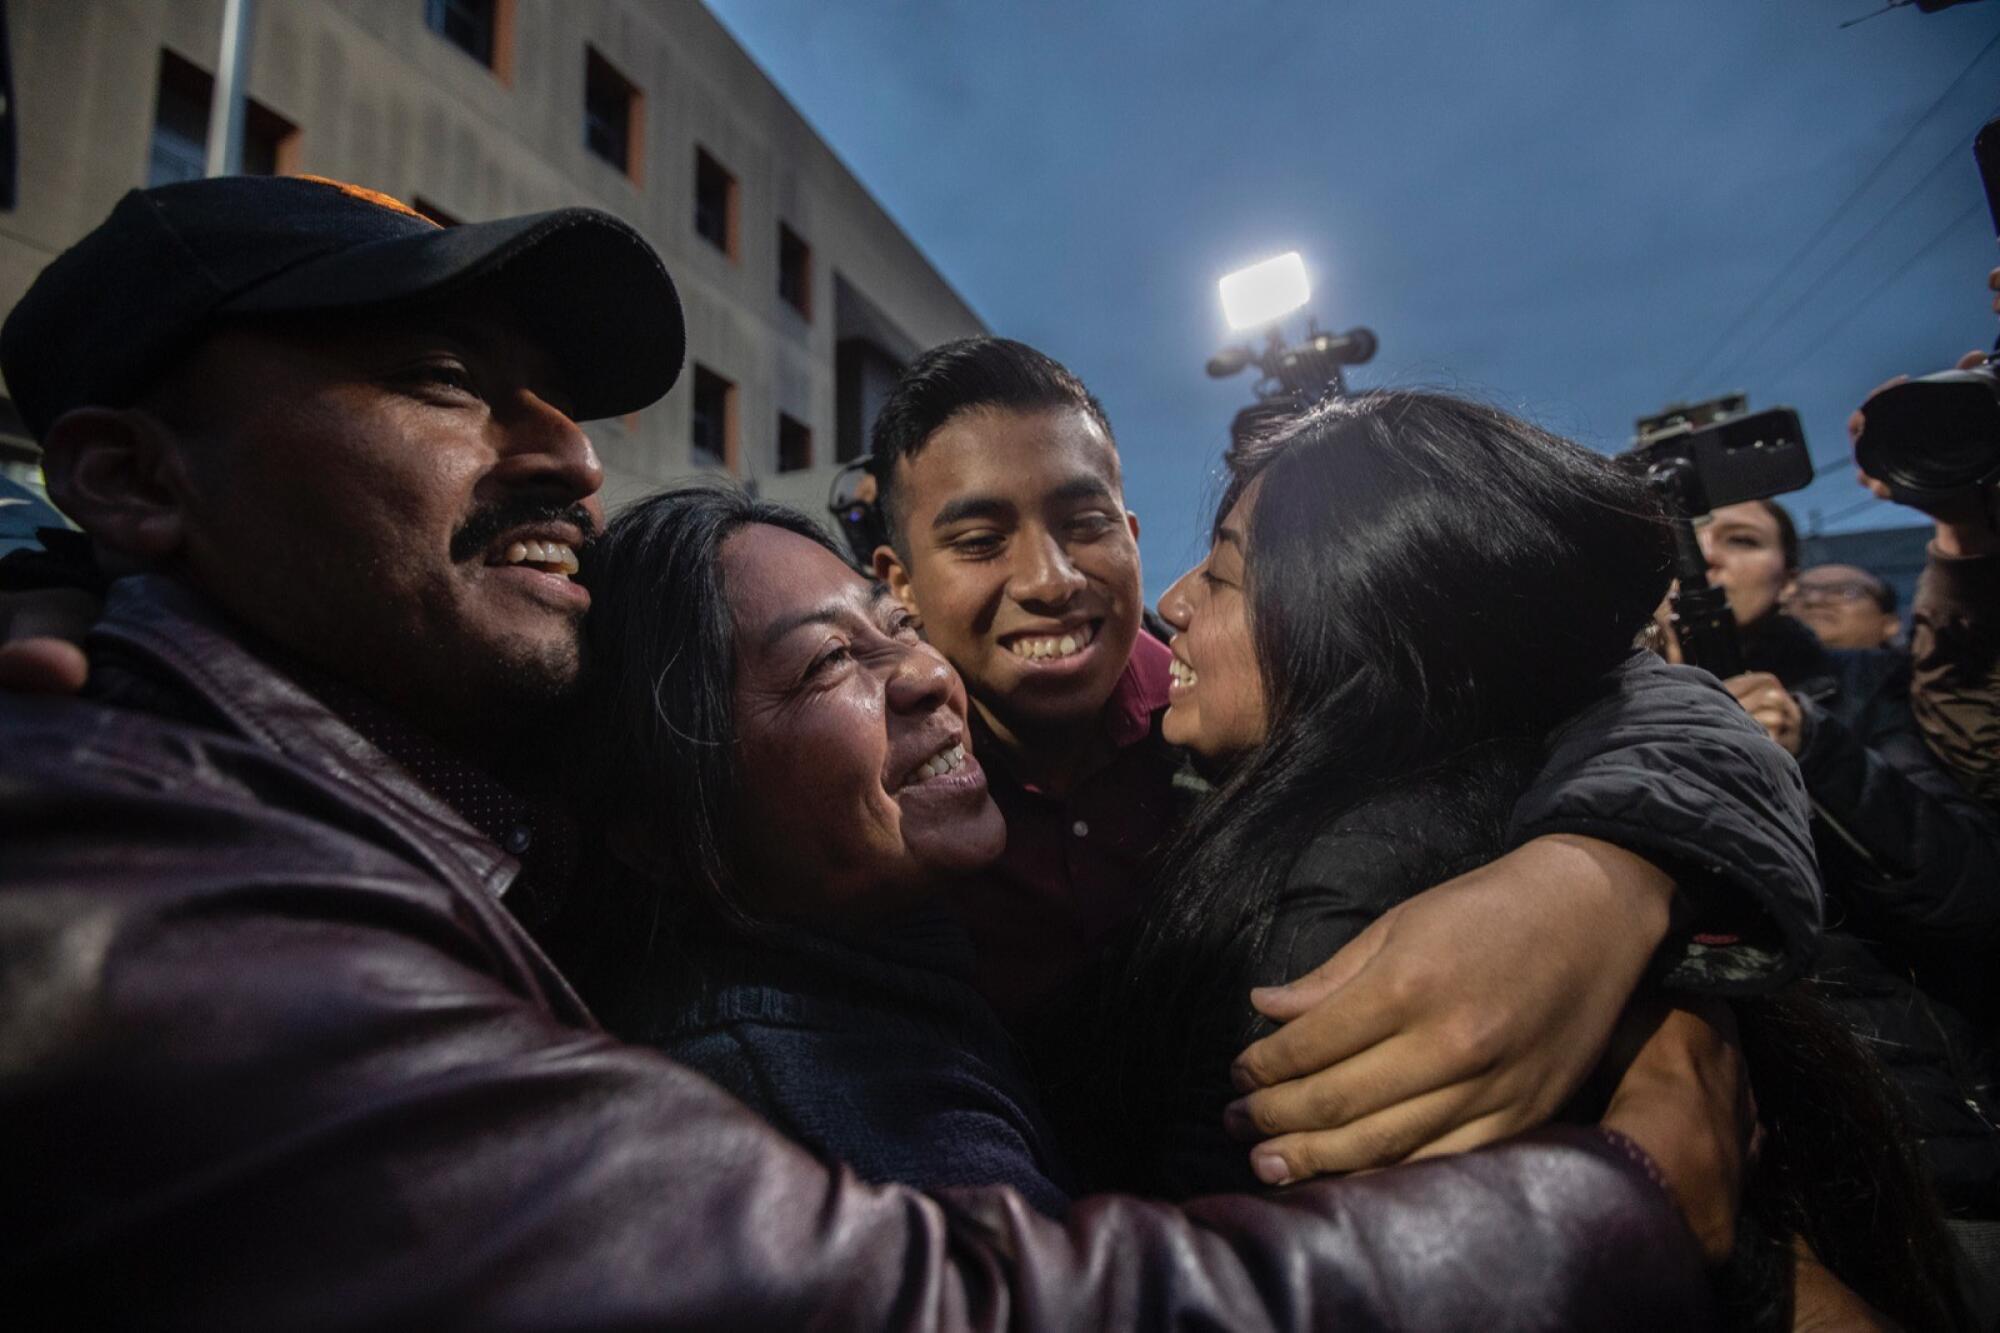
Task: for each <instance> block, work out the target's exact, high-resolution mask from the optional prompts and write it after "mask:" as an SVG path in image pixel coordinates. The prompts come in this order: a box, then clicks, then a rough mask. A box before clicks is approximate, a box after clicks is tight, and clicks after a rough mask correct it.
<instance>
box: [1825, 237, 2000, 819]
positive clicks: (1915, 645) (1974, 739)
mask: <svg viewBox="0 0 2000 1333" xmlns="http://www.w3.org/2000/svg"><path fill="white" fill-rule="evenodd" d="M1986 285H1987V287H1988V288H1989V289H1990V290H1991V291H1993V292H1995V293H1996V295H1995V296H1994V297H1993V311H1994V313H1995V314H2000V268H1996V269H1994V270H1993V271H1992V272H1990V273H1988V274H1987V275H1986ZM1986 361H1987V353H1985V352H1978V351H1974V352H1967V353H1966V354H1965V355H1964V356H1962V357H1960V358H1959V360H1958V369H1959V370H1973V369H1976V368H1978V367H1980V366H1982V365H1984V364H1985V363H1986ZM1906 379H1907V377H1905V376H1898V377H1897V378H1895V379H1893V380H1890V381H1889V382H1888V383H1887V384H1884V385H1882V386H1881V387H1880V388H1878V389H1876V390H1875V393H1873V394H1870V395H1869V401H1870V402H1873V401H1874V399H1875V396H1876V394H1880V393H1882V392H1883V391H1884V390H1886V389H1890V388H1893V387H1895V386H1897V385H1900V384H1903V383H1904V382H1905V381H1906ZM1867 410H1868V404H1867V403H1864V404H1863V405H1862V407H1861V409H1860V410H1859V411H1857V412H1855V413H1854V415H1853V416H1852V417H1850V418H1848V422H1847V430H1848V435H1849V437H1850V438H1851V439H1853V441H1854V442H1855V444H1856V446H1857V447H1858V446H1859V445H1860V442H1861V438H1862V434H1863V432H1864V429H1865V427H1866V424H1867V419H1866V413H1867ZM1994 448H1995V449H2000V441H1995V442H1994ZM1857 475H1858V476H1859V477H1860V479H1861V484H1862V485H1863V486H1866V487H1867V488H1868V489H1869V490H1870V491H1873V492H1874V493H1875V494H1876V495H1877V496H1879V497H1880V498H1882V499H1884V500H1894V499H1896V498H1897V497H1896V496H1895V495H1894V494H1893V493H1892V492H1891V489H1890V487H1889V485H1888V484H1887V483H1886V482H1884V481H1882V480H1880V479H1878V478H1876V477H1872V476H1870V475H1869V474H1868V473H1867V472H1866V471H1858V472H1857ZM1996 510H2000V498H1996V495H1995V488H1994V487H1992V486H1988V487H1986V488H1985V490H1984V492H1983V493H1981V494H1973V495H1970V496H1957V497H1953V498H1951V499H1949V500H1946V501H1944V502H1942V503H1937V504H1930V505H1926V506H1923V508H1922V512H1924V513H1926V514H1927V515H1928V516H1929V517H1930V518H1931V519H1932V520H1933V521H1934V522H1935V523H1936V524H1937V531H1936V533H1935V534H1934V535H1933V536H1932V538H1931V545H1930V559H1929V561H1928V562H1927V563H1926V564H1925V566H1924V572H1923V576H1922V578H1920V579H1919V580H1918V581H1917V595H1916V599H1915V601H1914V602H1913V603H1912V605H1911V618H1910V655H1911V659H1912V672H1911V683H1910V708H1911V711H1912V712H1913V713H1915V715H1916V720H1917V726H1918V727H1919V728H1920V729H1921V730H1922V732H1923V736H1924V739H1925V740H1926V741H1927V742H1929V744H1930V747H1931V750H1932V752H1933V753H1935V754H1936V755H1937V757H1938V758H1939V759H1940V760H1941V761H1943V763H1944V764H1945V766H1946V767H1947V768H1949V769H1951V771H1952V772H1953V773H1955V774H1956V775H1957V776H1958V778H1959V780H1960V781H1962V782H1963V783H1965V785H1966V786H1967V787H1968V788H1969V789H1971V791H1972V792H1973V793H1974V794H1976V795H1977V796H1978V797H1979V798H1980V799H1981V800H1983V801H1985V802H1986V804H1987V805H1988V806H1989V807H1992V808H1994V809H2000V520H1997V519H1996Z"/></svg>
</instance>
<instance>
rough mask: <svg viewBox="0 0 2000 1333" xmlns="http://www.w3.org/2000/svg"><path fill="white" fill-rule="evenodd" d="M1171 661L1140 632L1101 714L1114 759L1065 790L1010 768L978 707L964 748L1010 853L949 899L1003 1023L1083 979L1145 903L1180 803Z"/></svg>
mask: <svg viewBox="0 0 2000 1333" xmlns="http://www.w3.org/2000/svg"><path fill="white" fill-rule="evenodd" d="M1170 660H1171V659H1170V655H1169V653H1168V652H1167V648H1166V645H1165V644H1163V643H1161V642H1160V641H1159V640H1158V639H1156V638H1154V637H1153V636H1152V635H1151V634H1148V633H1145V632H1144V631H1141V632H1140V634H1139V638H1138V641H1137V642H1136V643H1135V644H1133V646H1132V657H1131V660H1130V661H1128V662H1127V663H1126V664H1125V671H1124V673H1123V674H1122V675H1120V676H1119V678H1118V684H1117V686H1116V688H1114V689H1113V690H1112V692H1111V698H1110V699H1109V700H1107V701H1106V703H1105V705H1104V712H1103V714H1102V715H1101V718H1100V723H1099V724H1100V725H1101V726H1102V727H1103V728H1104V735H1105V738H1106V739H1107V740H1109V741H1110V742H1111V745H1112V755H1111V759H1110V761H1109V762H1107V763H1106V764H1105V765H1104V766H1103V767H1101V768H1099V769H1097V770H1096V771H1095V772H1093V773H1091V774H1090V775H1089V776H1087V777H1085V778H1083V779H1082V780H1081V781H1079V782H1078V783H1076V784H1075V786H1074V787H1073V788H1072V789H1071V790H1070V791H1069V792H1068V793H1067V794H1066V795H1062V796H1057V795H1054V794H1052V793H1049V792H1045V791H1042V790H1040V789H1039V788H1037V787H1035V786H1033V785H1032V784H1029V783H1026V782H1023V781H1021V780H1020V778H1019V777H1018V776H1016V775H1015V774H1013V773H1011V772H1009V771H1008V770H1007V768H1006V759H1005V757H1004V756H1002V755H1001V754H1000V753H999V746H998V745H997V744H995V743H994V742H993V739H992V737H991V735H990V733H988V732H987V731H986V730H985V729H984V728H983V727H979V726H978V722H977V718H976V716H975V719H974V726H975V727H976V728H978V729H977V732H976V734H975V736H974V740H973V745H974V749H975V751H976V752H977V754H978V756H979V760H980V763H981V764H983V765H984V766H985V768H986V775H987V782H988V784H989V785H990V786H991V788H992V791H993V799H994V801H995V802H997V803H998V804H999V806H1000V812H1001V813H1002V814H1003V815H1005V816H1006V817H1007V850H1006V853H1005V854H1004V855H1003V856H1002V857H1001V858H1000V861H999V863H998V864H997V865H996V866H994V867H993V869H991V870H989V871H987V872H985V873H983V874H982V875H980V876H978V877H977V878H975V879H973V880H971V881H969V882H967V883H965V884H963V885H962V886H960V887H959V889H958V890H957V892H956V897H957V903H958V910H959V915H960V916H961V917H962V918H963V919H964V921H965V923H966V926H967V928H968V929H969V930H970V931H971V933H972V940H973V945H974V947H975V949H976V950H977V958H978V961H977V964H976V967H975V972H974V977H975V980H976V981H977V983H978V985H979V988H980V989H981V990H982V991H984V992H985V994H986V996H987V998H988V999H989V1000H991V1001H992V1003H993V1006H994V1007H995V1008H996V1009H998V1010H999V1011H1000V1014H1001V1016H1002V1017H1003V1018H1006V1019H1007V1020H1008V1021H1010V1022H1014V1021H1016V1020H1019V1019H1023V1018H1027V1017H1030V1016H1032V1015H1034V1013H1035V1012H1036V1011H1037V1010H1038V1009H1040V1008H1041V1007H1042V1006H1043V1005H1044V1004H1045V1003H1046V1002H1048V1001H1049V1000H1051V999H1052V998H1054V997H1055V996H1057V995H1058V994H1060V993H1061V992H1063V991H1064V990H1065V989H1066V988H1067V987H1068V986H1069V985H1071V984H1072V983H1074V982H1075V981H1076V980H1077V979H1078V978H1079V977H1081V976H1082V974H1083V973H1084V971H1085V969H1086V968H1087V967H1088V966H1089V964H1090V963H1091V962H1092V960H1093V959H1095V958H1096V956H1097V954H1098V952H1099V951H1100V950H1101V949H1102V948H1103V947H1104V945H1105V944H1106V943H1107V942H1108V941H1109V940H1110V938H1111V936H1112V935H1113V934H1114V933H1115V932H1116V931H1117V930H1118V928H1119V927H1121V926H1123V925H1124V924H1126V923H1127V922H1128V921H1130V920H1132V918H1133V917H1134V916H1135V915H1136V914H1137V913H1138V910H1139V907H1140V904H1141V903H1142V902H1144V900H1145V894H1146V889H1147V884H1146V880H1145V877H1144V875H1143V874H1142V873H1141V872H1142V869H1143V867H1144V862H1145V860H1146V857H1147V856H1148V855H1149V854H1150V853H1151V852H1152V850H1153V848H1154V847H1155V846H1156V845H1157V844H1158V843H1159V841H1160V839H1161V838H1162V837H1163V836H1164V835H1165V834H1166V832H1167V831H1168V829H1169V828H1170V827H1171V826H1172V823H1173V819H1174V816H1175V812H1176V809H1177V808H1178V802H1177V800H1176V799H1175V795H1174V790H1173V778H1174V773H1175V772H1176V770H1177V769H1178V768H1179V766H1180V757H1179V754H1178V752H1177V751H1176V750H1175V749H1174V748H1173V747H1172V746H1169V745H1168V744H1167V743H1166V742H1165V741H1163V740H1161V739H1160V734H1159V716H1160V714H1161V713H1163V712H1164V711H1166V707H1167V686H1168V683H1169V681H1170V676H1169V674H1168V670H1167V664H1168V662H1169V661H1170Z"/></svg>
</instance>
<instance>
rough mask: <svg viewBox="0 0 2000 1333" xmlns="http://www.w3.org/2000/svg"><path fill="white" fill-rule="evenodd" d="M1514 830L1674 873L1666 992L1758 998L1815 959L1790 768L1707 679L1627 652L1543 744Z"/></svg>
mask: <svg viewBox="0 0 2000 1333" xmlns="http://www.w3.org/2000/svg"><path fill="white" fill-rule="evenodd" d="M1510 833H1511V836H1512V838H1513V839H1514V840H1515V841H1525V840H1527V839H1529V838H1534V837H1540V836H1542V835H1543V834H1549V833H1577V834H1584V835H1587V836H1589V837H1593V838H1599V839H1602V840H1603V841H1605V842H1610V843H1615V844H1616V845H1618V846H1620V847H1624V848H1626V849H1627V850H1629V851H1632V852H1636V853H1638V854H1639V855H1641V856H1644V857H1645V858H1647V859H1648V860H1650V861H1652V862H1653V863H1654V864H1656V865H1658V866H1659V867H1660V868H1661V869H1663V870H1665V871H1667V872H1668V873H1669V874H1671V875H1673V876H1674V878H1675V880H1676V881H1677V883H1678V884H1679V886H1680V893H1679V901H1678V903H1677V909H1678V910H1677V912H1676V926H1675V929H1674V932H1673V934H1672V936H1670V938H1669V939H1668V941H1667V945H1666V948H1665V950H1664V951H1663V953H1662V958H1661V965H1662V969H1663V972H1662V975H1663V979H1664V981H1665V983H1666V984H1667V985H1668V986H1671V987H1676V988H1680V989H1687V990H1702V991H1710V992H1714V993H1719V994H1748V993H1754V992H1760V991H1765V990H1769V989H1771V988H1773V987H1775V986H1777V985H1779V984H1781V983H1783V982H1784V981H1786V980H1789V979H1790V978H1791V977H1793V976H1795V975H1797V974H1798V972H1799V971H1801V970H1802V969H1803V968H1804V967H1805V965H1806V964H1807V963H1808V962H1809V961H1810V959H1811V957H1812V952H1813V949H1814V947H1815V945H1816V943H1817V940H1818V934H1819V926H1820V892H1819V874H1818V863H1817V862H1816V860H1815V859H1814V854H1813V843H1812V833H1811V826H1810V815H1809V808H1808V805H1807V802H1806V792H1805V785H1804V783H1803V782H1802V781H1801V780H1800V777H1799V770H1798V766H1797V765H1795V764H1794V763H1793V762H1792V760H1791V757H1790V756H1789V755H1787V754H1786V753H1785V752H1784V751H1783V750H1782V749H1780V748H1779V747H1778V746H1777V745H1776V744H1775V743H1774V742H1773V741H1772V740H1771V739H1770V737H1769V736H1767V735H1766V734H1765V733H1764V730H1763V728H1762V727H1759V726H1758V725H1757V723H1756V722H1755V721H1754V720H1752V719H1751V717H1750V715H1749V714H1748V713H1746V712H1744V711H1743V708H1742V707H1741V706H1740V705H1739V704H1738V703H1737V702H1736V700H1735V699H1734V698H1733V697H1732V696H1731V695H1730V694H1729V692H1728V691H1727V690H1725V689H1723V688H1722V686H1721V684H1720V683H1719V682H1718V681H1717V680H1716V679H1715V678H1714V677H1713V676H1711V675H1709V674H1708V673H1707V672H1705V671H1701V670H1698V669H1697V668H1694V667H1686V666H1670V665H1668V664H1667V663H1665V662H1662V661H1660V660H1659V659H1658V658H1656V657H1654V656H1652V655H1651V654H1649V653H1634V654H1633V655H1632V657H1631V658H1629V659H1628V660H1627V661H1626V662H1625V663H1624V664H1623V665H1622V666H1620V667H1619V668H1618V670H1617V671H1616V672H1615V673H1613V675H1612V677H1611V678H1610V679H1609V680H1608V681H1607V688H1606V690H1605V692H1604V693H1603V694H1601V695H1600V696H1598V697H1597V698H1595V699H1593V700H1591V701H1590V702H1589V703H1587V704H1586V705H1585V706H1584V707H1583V708H1582V709H1580V710H1579V711H1578V712H1577V713H1576V714H1575V715H1574V716H1572V717H1571V718H1570V719H1569V721H1568V722H1566V723H1564V724H1563V726H1562V727H1561V728H1560V729H1559V730H1558V731H1557V732H1556V733H1555V735H1554V736H1552V737H1551V738H1550V745H1549V750H1548V756H1547V760H1546V762H1545V763H1544V764H1543V766H1542V769H1541V771H1540V773H1539V774H1537V775H1536V778H1535V781H1534V784H1533V785H1532V786H1531V787H1530V789H1529V790H1528V791H1527V792H1526V794H1524V795H1523V796H1522V798H1521V800H1520V802H1519V803H1518V804H1517V805H1516V806H1515V808H1514V817H1513V822H1512V824H1511V826H1510Z"/></svg>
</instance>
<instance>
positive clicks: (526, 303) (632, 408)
mask: <svg viewBox="0 0 2000 1333" xmlns="http://www.w3.org/2000/svg"><path fill="white" fill-rule="evenodd" d="M474 291H477V292H480V293H490V294H492V295H494V296H497V297H499V298H500V299H501V300H502V302H503V303H504V304H505V305H506V306H507V307H508V308H510V309H511V310H512V311H513V312H514V313H515V314H517V315H518V316H519V317H520V320H521V323H520V326H519V327H520V329H521V331H522V332H523V333H525V334H527V335H528V336H529V337H530V338H531V339H533V340H534V341H535V342H537V343H539V344H540V345H541V346H542V347H543V348H544V349H546V350H547V351H548V352H549V354H550V355H551V356H552V357H553V358H554V360H555V362H556V366H557V369H558V371H559V372H560V373H561V374H562V375H563V377H564V380H565V383H564V386H563V387H564V388H565V389H566V390H567V391H568V393H569V395H570V397H571V398H572V400H573V402H574V410H575V414H576V416H577V419H579V420H585V421H587V420H593V419H596V418H599V417H609V416H618V415H621V414H623V413H626V412H636V411H638V410H639V409H640V408H642V407H644V406H646V405H647V404H648V403H651V402H653V401H655V400H656V399H658V398H659V397H660V396H661V395H662V394H664V393H666V391H667V390H668V389H669V388H671V387H672V386H673V382H674V380H675V378H676V377H678V376H679V374H680V368H681V359H682V357H683V355H684V354H685V352H686V333H685V329H684V327H683V325H682V323H681V305H680V297H679V295H678V294H677V293H676V292H675V291H674V284H673V280H672V279H671V278H669V277H668V276H667V270H666V267H665V265H663V264H662V263H661V262H660V257H659V255H657V254H656V253H654V251H653V247H652V246H651V245H649V244H647V242H646V239H645V238H644V237H643V236H641V235H640V234H639V233H638V232H636V231H634V230H633V229H632V228H631V227H630V226H629V225H627V224H626V223H624V222H622V221H620V220H619V219H618V218H615V217H613V216H611V215H610V214H609V213H602V212H599V211H598V210H596V209H592V208H561V209H557V210H555V211H554V212H550V213H535V214H530V215H528V216H526V217H515V218H501V219H499V220H497V221H493V222H474V223H466V224H463V225H460V226H455V227H442V226H439V225H438V224H437V223H435V222H433V221H431V220H430V219H429V218H426V217H424V216H423V215H422V214H420V213H418V212H417V211H416V210H414V209H412V208H409V207H408V206H406V205H404V204H402V203H399V202H398V201H397V200H395V199H392V198H390V197H389V196H388V195H385V194H380V193H378V192H376V191H374V190H369V189H365V188H363V187H361V186H358V185H349V184H346V183H345V182H341V181H332V180H327V179H324V178H322V177H317V176H218V177H212V178H209V179H206V180H198V181H185V182H182V183H180V184H176V185H162V186H159V187H157V188H155V189H150V190H133V191H131V192H130V193H128V194H127V195H126V196H125V197H124V198H123V199H121V200H119V201H118V206H117V207H116V208H114V209H112V210H111V216H110V217H108V218H106V219H105V220H104V222H103V223H102V224H100V225H99V226H98V227H97V228H96V229H95V230H94V231H92V232H91V233H90V234H89V235H87V236H85V237H84V238H83V239H82V240H80V241H78V242H77V243H76V244H75V245H73V246H71V247H70V248H69V249H68V250H65V251H64V252H63V253H62V254H60V255H58V256H56V258H55V260H54V261H53V262H52V263H50V264H49V266H48V267H47V268H45V269H43V270H42V273H41V276H40V277H38V278H36V279H35V281H34V284H33V285H32V286H30V287H29V288H28V291H27V294H26V295H24V296H23V297H22V298H21V300H20V302H19V304H17V305H16V306H15V307H14V309H13V312H12V313H11V314H9V315H8V316H7V322H6V324H5V325H4V326H0V371H4V373H5V374H6V377H7V387H8V389H9V390H10V391H11V392H12V394H13V397H14V403H15V405H16V407H18V408H19V410H20V413H21V419H22V420H23V421H25V422H26V423H27V425H28V428H29V429H30V430H31V431H33V432H34V435H35V437H36V438H37V439H40V438H41V436H42V434H43V433H44V432H45V431H46V430H47V429H48V427H49V425H50V423H52V422H53V421H55V419H56V418H57V417H59V416H61V415H62V414H63V413H64V412H66V411H68V410H70V409H71V408H75V407H83V406H91V405H95V406H102V407H124V406H129V405H130V404H132V403H133V402H136V401H137V400H138V399H139V398H140V397H141V396H142V395H143V394H144V393H145V392H146V390H147V389H148V388H149V387H150V386H151V385H152V384H153V382H154V381H155V380H156V379H158V377H159V376H160V374H161V373H162V372H163V371H165V370H166V369H167V368H168V367H169V366H170V365H172V364H173V363H174V362H175V361H176V360H178V359H179V358H180V357H182V356H184V355H185V354H186V353H188V352H189V351H191V350H192V349H193V348H194V346H195V345H196V343H197V342H198V341H199V340H200V339H201V338H202V337H203V336H205V335H206V334H207V333H208V332H209V331H210V330H211V329H213V328H215V327H217V326H218V325H219V324H221V323H222V322H224V321H226V320H228V319H229V318H231V317H234V316H260V315H282V314H308V313H311V312H315V311H324V312H327V313H329V314H332V313H336V312H338V313H359V312H371V313H372V312H376V311H380V312H382V313H384V314H386V315H392V314H393V313H394V312H395V311H397V310H398V309H403V308H408V309H411V310H417V309H421V308H423V307H425V306H428V305H431V304H433V303H435V302H437V301H439V300H441V299H450V298H452V297H454V296H456V295H459V294H462V293H469V292H474Z"/></svg>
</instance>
